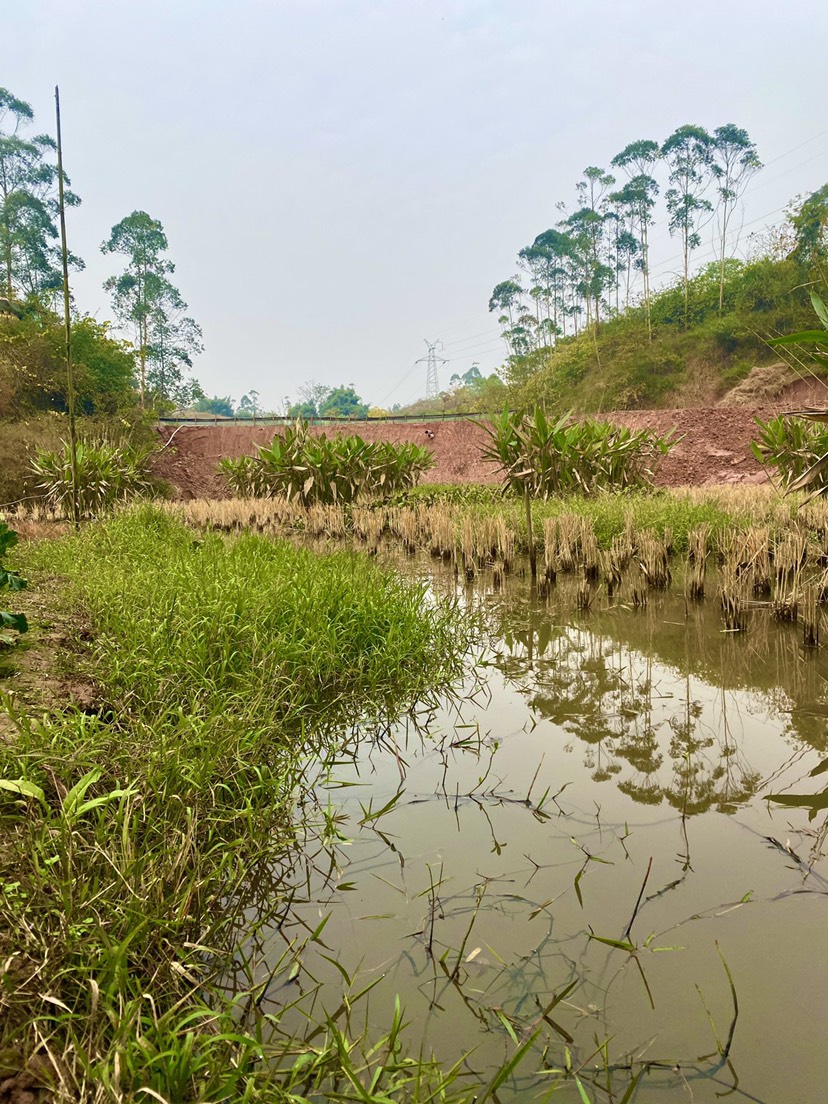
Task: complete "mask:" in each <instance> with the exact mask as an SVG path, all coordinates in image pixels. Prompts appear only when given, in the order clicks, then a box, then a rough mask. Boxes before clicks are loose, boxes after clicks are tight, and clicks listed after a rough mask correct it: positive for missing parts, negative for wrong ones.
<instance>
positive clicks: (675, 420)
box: [156, 406, 779, 499]
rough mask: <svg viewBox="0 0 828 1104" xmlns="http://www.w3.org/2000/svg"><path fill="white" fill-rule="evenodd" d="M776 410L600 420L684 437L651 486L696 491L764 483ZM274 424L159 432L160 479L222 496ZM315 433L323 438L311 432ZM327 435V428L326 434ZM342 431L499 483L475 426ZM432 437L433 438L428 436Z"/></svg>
mask: <svg viewBox="0 0 828 1104" xmlns="http://www.w3.org/2000/svg"><path fill="white" fill-rule="evenodd" d="M778 412H779V408H778V407H777V406H763V407H750V408H748V407H729V408H728V407H713V408H709V409H704V408H693V409H684V410H623V411H616V412H614V413H611V414H606V415H600V417H603V418H606V419H607V420H611V421H613V422H616V423H617V424H619V425H625V426H629V427H630V428H633V429H639V428H642V427H647V428H649V429H654V430H656V431H657V432H658V433H662V434H664V433H667V432H668V431H669V430H675V431H676V432H678V433H681V434H684V439H683V440H682V441H680V442H679V444H677V445H676V446H675V447H674V448H673V450H672V452H671V453H670V455H669V456H668V457H667V458H666V459H665V460H663V461H662V463H661V465H660V468H659V471H658V475H657V480H656V481H657V483H658V484H660V485H661V486H667V487H679V486H700V485H702V484H705V483H763V482H764V481H765V479H766V476H765V473H764V471H763V469H762V467H761V465H760V464H759V463H757V461H756V460H755V459H754V457H753V454H752V452H751V450H750V442H751V441H752V440H753V438H754V436H755V430H756V423H755V421H754V419H755V418H757V417H759V418H762V419H767V418H768V417H771V416H772V415H774V414H776V413H778ZM274 432H276V430H274V428H273V427H272V426H252V425H251V426H222V425H217V426H188V425H184V426H182V427H180V428H172V427H170V426H159V428H158V434H159V437H160V438H161V441H162V442H163V443H164V444H166V443H167V442H168V441H171V439H172V438H173V437H174V440H172V441H171V443H170V444H169V446H168V447H167V448H165V449H164V451H163V452H162V454H161V456H160V457H159V458H158V461H157V465H156V469H157V471H158V474H159V475H160V476H162V477H163V478H164V479H166V480H168V482H169V483H171V484H172V486H173V487H174V488H175V491H176V493H177V494H178V495H179V496H180V497H181V498H184V499H190V498H223V497H226V496H227V491H226V488H225V486H224V481H223V480H222V478H221V476H220V475H219V474H218V462H219V460H220V459H221V458H222V457H223V456H232V457H237V456H242V455H243V454H244V453H251V454H255V451H256V450H255V446H256V445H257V444H269V443H270V441H271V440H272V438H273V434H274ZM314 432H318V433H323V432H326V430H325V429H323V428H317V429H315V430H314ZM327 432H330V429H328V430H327ZM343 432H344V433H349V432H350V433H359V435H360V436H361V437H363V438H365V439H366V440H368V441H416V442H417V443H419V444H428V445H429V447H430V448H431V449H432V450H433V451H434V458H435V460H436V463H435V466H434V468H433V469H432V470H431V471H430V472H429V474H428V481H429V482H434V483H495V482H497V481H498V477H497V474H496V472H495V471H494V469H493V468H492V466H491V465H490V464H487V463H485V462H484V461H483V459H482V456H481V448H482V445H483V442H484V439H485V438H484V434H483V431H482V430H481V429H479V428H478V427H477V426H476V425H475V424H474V423H473V422H469V421H450V422H448V421H447V422H433V421H432V422H406V423H379V424H377V423H373V424H371V423H364V422H362V423H353V424H349V425H348V426H347V427H343ZM430 434H433V437H431V436H430Z"/></svg>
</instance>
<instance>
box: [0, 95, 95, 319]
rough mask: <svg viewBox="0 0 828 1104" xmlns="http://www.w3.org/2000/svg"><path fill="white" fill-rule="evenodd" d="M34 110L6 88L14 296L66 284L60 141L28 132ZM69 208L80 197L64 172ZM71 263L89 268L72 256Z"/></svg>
mask: <svg viewBox="0 0 828 1104" xmlns="http://www.w3.org/2000/svg"><path fill="white" fill-rule="evenodd" d="M33 123H34V112H33V111H32V108H31V105H30V104H28V103H26V101H25V100H20V99H18V98H17V97H16V96H13V95H12V93H11V92H9V91H8V89H6V88H0V273H2V289H3V293H4V295H5V297H6V298H7V299H9V300H13V299H15V298H24V297H26V296H37V295H43V294H48V293H50V292H54V291H55V290H56V289H58V288H60V287H62V286H63V276H62V273H61V265H60V246H59V239H58V230H57V225H56V220H57V213H58V203H57V186H58V170H57V165H56V164H55V163H54V155H55V152H56V148H57V147H56V144H55V141H54V139H52V138H50V137H49V135H48V134H35V135H32V136H30V137H27V136H26V132H27V131H28V130H29V128H30V127H31V126H32V124H33ZM63 182H64V187H65V191H64V198H65V202H66V204H67V206H70V207H76V206H77V205H78V204H79V203H80V199H79V198H78V196H77V195H75V193H74V192H73V191H71V189H70V188H69V187H68V185H69V183H70V182H69V178H68V177H67V176H66V174H65V173H64V174H63ZM69 263H70V266H71V267H73V268H75V269H78V268H83V262H82V261H81V260H80V258H78V257H75V256H74V255H70V257H69Z"/></svg>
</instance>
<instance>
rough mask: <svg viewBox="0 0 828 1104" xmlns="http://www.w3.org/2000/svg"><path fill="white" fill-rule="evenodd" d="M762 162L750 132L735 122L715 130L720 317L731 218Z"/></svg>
mask: <svg viewBox="0 0 828 1104" xmlns="http://www.w3.org/2000/svg"><path fill="white" fill-rule="evenodd" d="M761 168H762V162H761V161H760V160H759V155H758V153H757V152H756V146H755V145H754V144H753V142H751V140H750V136H749V135H748V132H747V131H746V130H744V129H743V128H742V127H737V126H735V125H734V124H733V123H725V125H724V126H720V127H716V129H715V130H714V131H713V172H714V174H715V176H716V181H717V184H716V188H717V191H718V193H719V241H720V250H719V314H721V313H722V308H723V306H724V284H725V256H726V251H727V232H728V228H729V224H730V218H731V216H732V214H733V212H734V211H735V209H736V205H737V203H738V202H739V200H740V199H741V197H742V195H743V194H744V191H745V188H746V187H747V186H748V183H749V182H750V179H751V177H752V176H753V175H754V174H755V173H757V172H758V171H759V170H760V169H761Z"/></svg>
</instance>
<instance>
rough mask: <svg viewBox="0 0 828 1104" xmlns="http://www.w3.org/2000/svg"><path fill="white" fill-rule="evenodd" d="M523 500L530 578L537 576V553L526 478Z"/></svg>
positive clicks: (530, 495) (530, 500) (529, 492)
mask: <svg viewBox="0 0 828 1104" xmlns="http://www.w3.org/2000/svg"><path fill="white" fill-rule="evenodd" d="M523 501H524V503H525V505H526V533H527V536H528V540H529V570H530V572H531V573H532V578H533V579H536V578H537V577H538V555H537V552H536V551H535V527H534V525H533V523H532V494H531V491H530V490H529V482H528V480H524V483H523Z"/></svg>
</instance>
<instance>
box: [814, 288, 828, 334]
mask: <svg viewBox="0 0 828 1104" xmlns="http://www.w3.org/2000/svg"><path fill="white" fill-rule="evenodd" d="M811 303H812V304H813V308H814V310H815V311H816V316H817V318H818V319H819V320H820V322H821V323H822V325H823V326H824V327H825V329H826V330H828V308H826V306H825V304H824V303H823V301H822V300H821V299H820V297H819V296H818V295H817V293H816V292H815V291H812V292H811ZM826 336H828V335H826Z"/></svg>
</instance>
